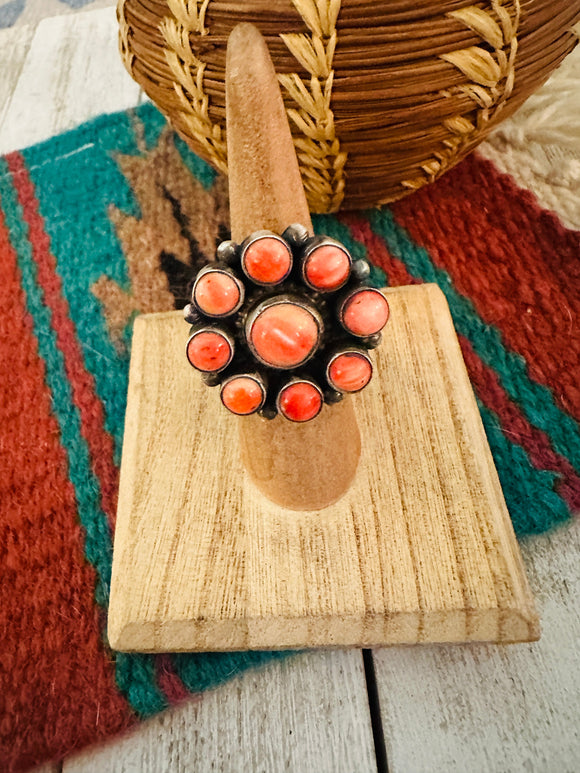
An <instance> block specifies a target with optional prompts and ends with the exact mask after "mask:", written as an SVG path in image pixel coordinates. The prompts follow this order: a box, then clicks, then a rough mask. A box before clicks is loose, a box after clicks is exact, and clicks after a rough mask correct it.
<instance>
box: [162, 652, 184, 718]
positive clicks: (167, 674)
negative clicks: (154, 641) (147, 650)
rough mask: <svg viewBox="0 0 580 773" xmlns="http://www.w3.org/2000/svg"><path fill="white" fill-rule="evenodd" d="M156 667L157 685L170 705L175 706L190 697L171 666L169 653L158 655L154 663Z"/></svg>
mask: <svg viewBox="0 0 580 773" xmlns="http://www.w3.org/2000/svg"><path fill="white" fill-rule="evenodd" d="M155 666H156V669H157V685H158V686H159V689H160V690H161V691H162V692H163V694H164V695H165V697H166V698H167V700H168V701H169V704H170V705H171V706H177V705H179V704H180V703H183V701H184V700H186V699H191V693H189V692H188V691H187V689H186V687H185V685H184V684H183V682H182V681H181V679H180V678H179V675H178V674H177V671H176V670H175V668H174V667H173V663H172V661H171V656H170V655H166V654H164V655H158V656H157V658H156V663H155Z"/></svg>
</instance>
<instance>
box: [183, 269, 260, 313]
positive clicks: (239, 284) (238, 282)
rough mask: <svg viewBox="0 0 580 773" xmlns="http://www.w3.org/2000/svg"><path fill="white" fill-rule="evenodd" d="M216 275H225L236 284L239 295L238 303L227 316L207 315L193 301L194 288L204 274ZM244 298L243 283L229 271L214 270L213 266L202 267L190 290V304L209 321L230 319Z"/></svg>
mask: <svg viewBox="0 0 580 773" xmlns="http://www.w3.org/2000/svg"><path fill="white" fill-rule="evenodd" d="M210 272H212V273H214V274H215V273H217V274H226V276H229V277H230V279H233V280H234V282H235V283H236V286H237V288H238V290H239V293H240V299H239V301H238V303H237V304H236V306H235V308H233V309H232V310H231V311H228V313H227V314H208V312H207V311H204V310H203V309H202V308H201V307H200V306H198V304H197V303H196V300H195V288H196V287H197V283H198V282H199V280H200V279H202V278H203V277H204V276H205V275H206V274H209V273H210ZM245 296H246V288H245V287H244V283H243V282H241V281H240V280H239V279H238V277H237V276H236V275H235V274H233V273H232V272H231V271H227V270H226V269H224V268H216V267H215V266H204V267H203V268H202V269H201V270H200V272H199V273H198V275H197V276H196V277H195V282H194V283H193V287H192V289H191V302H192V303H193V305H194V307H195V308H196V309H197V310H198V311H199V313H200V314H203V315H204V317H210V318H211V319H225V318H226V317H231V316H232V314H235V313H236V311H239V310H240V308H241V307H242V305H243V303H244V299H245Z"/></svg>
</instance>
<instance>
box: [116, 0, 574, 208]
mask: <svg viewBox="0 0 580 773" xmlns="http://www.w3.org/2000/svg"><path fill="white" fill-rule="evenodd" d="M118 18H119V24H120V41H121V53H122V56H123V59H124V62H125V65H126V67H127V69H128V71H129V72H130V74H131V75H132V76H133V77H134V78H135V80H136V81H137V82H138V83H140V84H141V86H142V87H143V89H144V90H145V92H146V93H147V94H148V95H149V96H150V97H151V99H152V100H153V101H154V102H155V103H156V104H157V105H158V106H159V108H160V109H161V110H162V111H163V112H164V113H165V114H166V115H167V116H168V118H169V119H170V121H171V123H172V124H173V126H174V127H175V128H176V129H177V131H178V132H179V133H180V134H181V135H182V136H183V137H184V138H185V139H186V140H187V142H188V143H189V144H190V146H191V147H192V148H193V150H195V151H196V152H197V153H199V154H200V155H201V156H203V157H204V158H206V159H207V160H208V161H209V162H210V163H211V164H213V165H214V166H215V167H217V168H218V169H220V170H223V171H226V169H227V159H226V142H225V97H224V66H225V51H226V43H227V38H228V34H229V33H230V32H231V30H232V29H233V27H234V26H235V25H236V24H237V23H238V22H240V21H250V22H253V23H254V24H256V25H257V26H258V27H259V29H260V30H261V31H262V33H263V34H264V35H265V37H266V39H267V42H268V46H269V48H270V52H271V54H272V58H273V60H274V64H275V66H276V70H277V72H278V74H279V79H280V84H281V87H282V92H283V94H284V100H285V104H286V107H287V111H288V115H289V117H290V123H291V126H292V130H293V134H294V139H295V145H296V149H297V151H298V155H299V159H300V164H301V169H302V176H303V180H304V185H305V188H306V191H307V195H308V200H309V203H310V206H311V209H312V211H314V212H331V211H335V210H337V209H338V208H339V207H347V208H350V207H356V208H358V207H363V206H369V205H377V204H383V203H386V202H389V201H393V200H395V199H398V198H401V197H402V196H405V195H406V194H408V193H409V192H411V191H413V190H415V189H417V188H419V187H421V186H422V185H425V183H428V182H431V181H432V180H434V179H436V178H437V177H438V176H439V175H440V174H442V173H443V172H445V170H447V169H449V168H450V167H451V166H453V165H454V164H456V163H457V162H458V161H459V160H460V159H461V158H463V156H465V155H466V153H468V152H469V151H470V150H472V148H474V147H475V145H477V143H478V142H481V140H482V139H483V138H484V137H485V136H486V134H487V133H488V132H489V131H490V129H492V128H493V127H494V126H495V125H496V124H497V123H498V122H499V121H500V120H502V119H503V118H505V117H507V116H509V115H510V114H511V113H513V112H514V110H516V109H517V108H518V107H519V106H520V105H521V104H522V102H524V100H525V99H526V98H527V97H528V96H529V95H530V94H531V93H532V92H533V91H534V90H535V89H537V88H538V86H540V85H541V84H542V83H543V82H544V81H545V80H546V78H547V77H548V75H549V74H550V72H551V71H552V70H553V69H554V68H555V67H557V66H558V64H560V62H561V61H562V59H563V58H564V57H565V56H566V55H567V54H568V53H569V52H570V51H571V50H572V48H573V47H574V45H575V43H576V42H577V36H576V35H575V34H574V31H573V27H574V25H575V24H577V23H578V20H579V19H580V0H487V1H485V2H476V3H474V4H473V5H469V4H468V3H467V2H466V0H342V2H341V0H244V1H243V2H242V0H237V2H236V1H232V0H230V1H229V2H228V0H119V6H118Z"/></svg>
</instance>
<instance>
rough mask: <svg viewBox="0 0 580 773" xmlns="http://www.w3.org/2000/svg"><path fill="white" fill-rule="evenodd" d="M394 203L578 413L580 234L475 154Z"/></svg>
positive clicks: (536, 373)
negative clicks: (434, 183) (431, 183)
mask: <svg viewBox="0 0 580 773" xmlns="http://www.w3.org/2000/svg"><path fill="white" fill-rule="evenodd" d="M392 209H393V213H394V215H395V218H396V220H397V222H398V223H399V224H400V225H402V226H403V227H404V228H405V229H406V230H407V232H408V233H409V234H410V236H411V237H412V238H413V240H414V241H415V242H417V243H418V244H420V245H421V246H423V247H425V248H426V249H427V250H428V252H429V254H430V255H431V257H432V259H433V262H434V263H435V264H436V265H438V266H440V267H442V268H444V269H445V270H446V271H447V272H448V273H449V274H450V276H451V278H452V279H453V283H454V285H455V287H456V288H457V290H458V291H459V292H460V293H462V294H463V295H465V296H467V297H469V298H470V299H471V300H472V301H473V303H474V305H475V307H476V309H477V311H478V313H479V315H480V316H481V318H482V319H484V320H485V321H486V322H488V323H489V324H493V325H495V326H497V327H498V328H499V329H500V330H501V332H502V336H503V338H504V341H505V342H506V344H507V345H508V346H509V347H510V348H511V349H512V350H514V351H516V352H519V354H521V355H522V356H523V357H524V358H525V359H526V362H527V364H528V369H529V373H530V375H531V377H532V378H533V379H534V380H535V381H537V382H538V383H540V384H543V385H545V386H547V387H548V388H550V389H551V390H552V392H553V394H554V396H555V399H556V400H557V402H558V403H559V405H560V406H561V407H562V408H563V409H564V410H565V411H567V412H568V413H570V414H571V415H573V416H574V417H575V418H576V419H577V420H580V383H579V380H578V362H580V336H578V335H577V334H576V333H577V328H578V324H579V320H580V259H579V257H580V233H579V232H575V231H569V230H567V229H566V228H564V227H563V226H562V224H561V223H560V221H559V220H558V218H557V217H556V216H555V215H554V214H553V213H550V212H546V211H545V210H542V209H541V208H540V207H539V206H538V203H537V201H536V199H535V197H534V196H533V194H532V193H531V192H530V191H525V190H522V189H520V188H518V187H517V185H515V183H514V182H513V180H512V179H511V178H510V177H509V176H507V175H502V174H500V173H499V172H498V171H497V169H496V168H495V167H494V165H493V164H492V163H491V162H489V161H486V160H484V159H481V158H478V157H477V156H471V157H469V158H468V159H466V160H465V161H464V162H463V163H462V164H460V165H459V166H458V167H456V168H455V169H454V170H452V171H451V172H450V173H449V174H447V175H444V176H443V177H442V178H441V179H440V180H439V181H438V182H437V184H436V185H433V186H428V187H427V188H423V189H422V190H420V191H419V192H417V193H416V194H415V195H413V196H411V197H409V198H406V199H404V200H403V201H400V202H397V203H396V204H394V205H393V207H392Z"/></svg>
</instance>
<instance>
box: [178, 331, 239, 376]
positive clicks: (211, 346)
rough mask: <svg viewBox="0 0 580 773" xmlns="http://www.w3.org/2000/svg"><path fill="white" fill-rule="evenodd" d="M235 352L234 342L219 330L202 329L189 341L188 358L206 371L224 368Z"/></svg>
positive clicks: (199, 368) (194, 364) (196, 366)
mask: <svg viewBox="0 0 580 773" xmlns="http://www.w3.org/2000/svg"><path fill="white" fill-rule="evenodd" d="M233 354H234V352H233V347H232V344H231V343H230V342H229V341H228V339H227V338H226V337H225V335H223V334H222V333H220V332H219V331H217V330H200V331H199V332H197V333H194V334H193V335H192V336H191V338H190V339H189V341H188V342H187V359H188V360H189V362H190V363H191V364H192V365H193V367H194V368H197V369H198V370H202V371H205V372H206V373H212V372H216V371H218V370H223V369H224V368H225V367H226V365H228V364H229V362H230V361H231V359H232V357H233Z"/></svg>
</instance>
